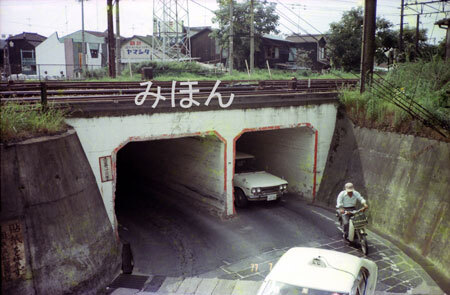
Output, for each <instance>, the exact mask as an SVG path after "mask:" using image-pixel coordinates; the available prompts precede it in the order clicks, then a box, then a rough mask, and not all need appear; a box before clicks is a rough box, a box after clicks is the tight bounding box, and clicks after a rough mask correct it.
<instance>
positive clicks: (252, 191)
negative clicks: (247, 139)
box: [233, 152, 288, 207]
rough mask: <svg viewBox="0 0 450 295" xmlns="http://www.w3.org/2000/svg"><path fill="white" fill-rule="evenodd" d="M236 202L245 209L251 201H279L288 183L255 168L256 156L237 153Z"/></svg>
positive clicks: (234, 179)
mask: <svg viewBox="0 0 450 295" xmlns="http://www.w3.org/2000/svg"><path fill="white" fill-rule="evenodd" d="M233 186H234V202H235V204H236V206H237V207H245V206H247V204H248V202H251V201H279V200H280V199H281V197H282V196H283V194H285V193H286V192H287V186H288V182H287V181H286V180H284V179H282V178H280V177H278V176H275V175H273V174H270V173H268V172H266V171H262V170H258V169H256V167H255V156H253V155H250V154H246V153H243V152H236V158H235V166H234V178H233Z"/></svg>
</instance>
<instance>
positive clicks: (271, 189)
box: [261, 185, 280, 194]
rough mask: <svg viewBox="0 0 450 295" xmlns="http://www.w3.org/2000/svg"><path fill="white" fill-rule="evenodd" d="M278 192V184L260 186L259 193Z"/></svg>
mask: <svg viewBox="0 0 450 295" xmlns="http://www.w3.org/2000/svg"><path fill="white" fill-rule="evenodd" d="M278 192H280V186H279V185H276V186H269V187H262V188H261V193H263V194H270V193H278Z"/></svg>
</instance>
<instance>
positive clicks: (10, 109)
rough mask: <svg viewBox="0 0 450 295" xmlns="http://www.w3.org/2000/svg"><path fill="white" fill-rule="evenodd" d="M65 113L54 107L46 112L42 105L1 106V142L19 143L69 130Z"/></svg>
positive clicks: (12, 104) (7, 104)
mask: <svg viewBox="0 0 450 295" xmlns="http://www.w3.org/2000/svg"><path fill="white" fill-rule="evenodd" d="M64 117H65V112H64V111H63V110H60V109H57V108H55V107H53V106H49V107H48V108H47V109H46V110H45V111H43V110H42V106H41V105H40V104H34V105H28V104H19V103H15V102H11V103H6V104H3V105H2V106H1V142H10V141H17V140H20V139H24V138H29V137H34V136H38V135H49V134H56V133H59V132H61V131H64V130H66V129H67V126H66V123H65V122H64Z"/></svg>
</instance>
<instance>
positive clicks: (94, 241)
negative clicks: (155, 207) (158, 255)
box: [0, 130, 120, 294]
mask: <svg viewBox="0 0 450 295" xmlns="http://www.w3.org/2000/svg"><path fill="white" fill-rule="evenodd" d="M1 196H2V197H1V214H0V221H1V232H2V293H3V294H96V293H97V291H98V290H99V288H103V287H105V286H106V284H108V283H109V282H110V281H111V280H112V279H113V278H114V276H115V275H117V274H118V271H119V265H120V251H119V245H118V243H117V241H116V238H115V237H114V233H113V231H112V227H111V224H110V222H109V220H108V216H107V214H106V210H105V207H104V204H103V201H102V199H101V195H100V192H99V191H98V187H97V183H96V181H95V178H94V175H93V173H92V170H91V167H90V166H89V162H88V160H87V158H86V155H85V154H84V151H83V149H82V147H81V144H80V141H79V139H78V136H77V135H76V133H75V131H73V130H69V131H68V132H66V133H64V134H62V135H57V136H51V137H40V138H35V139H30V140H26V141H23V142H20V143H16V144H12V145H4V144H2V145H1Z"/></svg>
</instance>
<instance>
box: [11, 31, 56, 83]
mask: <svg viewBox="0 0 450 295" xmlns="http://www.w3.org/2000/svg"><path fill="white" fill-rule="evenodd" d="M45 39H47V38H46V37H44V36H41V35H39V34H37V33H30V32H23V33H21V34H18V35H14V36H10V37H9V38H8V39H6V46H5V49H4V50H5V53H4V57H5V68H6V72H7V73H8V74H26V75H33V74H36V51H35V49H36V46H38V45H39V44H41V43H42V42H43V41H44V40H45Z"/></svg>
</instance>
